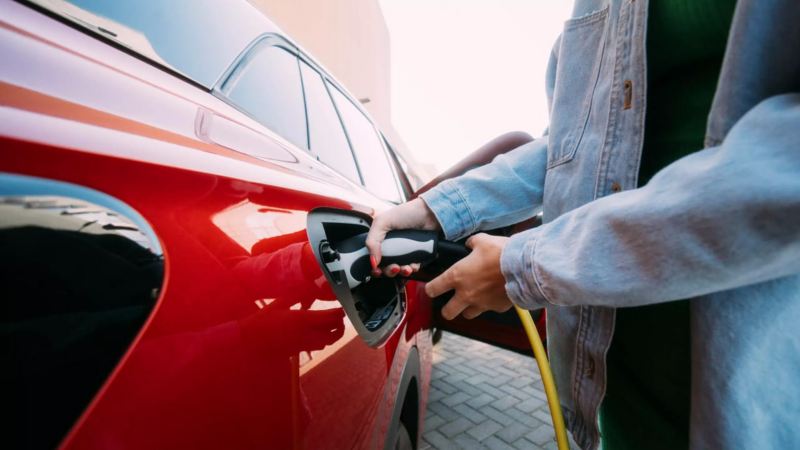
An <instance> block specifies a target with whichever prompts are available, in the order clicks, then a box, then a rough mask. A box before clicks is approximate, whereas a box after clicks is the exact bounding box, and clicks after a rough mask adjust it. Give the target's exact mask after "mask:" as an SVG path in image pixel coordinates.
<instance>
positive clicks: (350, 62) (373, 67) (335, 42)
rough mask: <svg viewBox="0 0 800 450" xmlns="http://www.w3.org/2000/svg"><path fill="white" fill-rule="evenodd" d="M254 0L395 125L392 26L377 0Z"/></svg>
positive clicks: (368, 106)
mask: <svg viewBox="0 0 800 450" xmlns="http://www.w3.org/2000/svg"><path fill="white" fill-rule="evenodd" d="M250 1H251V3H253V5H255V6H256V7H258V8H259V9H261V10H262V11H264V13H265V14H266V15H267V16H268V17H269V18H270V19H271V20H272V21H273V22H275V23H276V24H277V25H278V26H279V27H281V28H282V29H283V30H284V31H285V32H286V33H287V34H288V35H289V36H290V37H291V38H292V39H294V40H295V41H296V42H297V43H298V44H300V46H302V47H303V48H304V49H305V50H306V51H308V52H309V53H311V54H312V55H313V56H314V58H315V59H316V60H317V61H319V62H320V63H322V65H323V66H325V67H326V68H327V69H328V71H329V72H330V73H331V74H333V76H335V77H336V78H337V79H338V80H339V81H340V82H341V83H342V84H344V86H345V87H346V88H347V89H348V90H350V92H352V93H353V95H355V96H356V97H357V98H358V99H359V100H361V99H369V102H366V103H364V107H365V108H366V109H367V110H368V111H369V112H370V114H371V115H372V116H373V117H374V118H375V120H377V121H378V122H379V123H380V125H381V126H382V127H383V128H385V127H387V126H390V125H391V112H390V111H391V104H390V95H389V92H390V79H389V76H390V66H389V64H390V58H391V56H390V53H389V30H388V29H387V28H386V21H385V20H384V19H383V14H382V13H381V9H380V6H378V2H377V0H250ZM362 103H363V102H362Z"/></svg>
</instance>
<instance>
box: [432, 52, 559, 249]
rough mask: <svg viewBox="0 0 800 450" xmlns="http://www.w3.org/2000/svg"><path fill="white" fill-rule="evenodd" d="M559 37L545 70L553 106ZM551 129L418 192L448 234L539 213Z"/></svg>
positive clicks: (463, 233) (466, 232) (504, 223)
mask: <svg viewBox="0 0 800 450" xmlns="http://www.w3.org/2000/svg"><path fill="white" fill-rule="evenodd" d="M560 48H561V36H559V37H558V38H557V39H556V42H555V43H554V44H553V49H552V50H551V51H550V60H549V61H548V63H547V71H546V73H545V91H546V94H547V100H548V103H549V104H548V108H551V107H552V99H553V91H554V89H555V79H556V67H557V66H558V52H559V50H560ZM547 142H548V138H547V132H545V135H544V136H543V137H541V138H539V139H536V140H534V141H532V142H529V143H527V144H524V145H521V146H519V147H518V148H516V149H514V150H512V151H510V152H508V153H506V154H504V155H500V156H498V157H496V158H495V159H494V160H493V161H492V162H491V163H490V164H487V165H485V166H482V167H479V168H477V169H473V170H471V171H469V172H467V173H466V174H464V175H462V176H460V177H458V178H453V179H451V180H446V181H444V182H442V183H440V184H439V185H438V186H436V187H435V188H433V189H431V190H430V191H428V192H426V193H424V194H422V195H421V196H420V197H421V198H422V200H424V201H425V203H426V204H427V205H428V207H429V208H431V210H432V211H433V213H434V215H436V218H437V219H438V221H439V224H440V225H441V226H442V230H443V231H444V235H445V237H446V238H447V239H451V240H452V239H460V238H462V237H464V236H469V235H470V234H473V233H475V232H476V231H478V230H491V229H493V228H500V227H504V226H507V225H513V224H515V223H519V222H522V221H524V220H526V219H529V218H531V217H533V216H535V215H536V214H537V213H538V212H539V210H540V209H541V205H542V196H543V193H544V177H545V172H546V171H547Z"/></svg>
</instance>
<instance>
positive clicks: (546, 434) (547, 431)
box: [525, 425, 554, 445]
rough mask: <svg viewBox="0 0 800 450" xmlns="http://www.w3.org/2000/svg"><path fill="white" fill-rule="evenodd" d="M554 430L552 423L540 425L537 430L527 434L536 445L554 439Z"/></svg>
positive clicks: (527, 437)
mask: <svg viewBox="0 0 800 450" xmlns="http://www.w3.org/2000/svg"><path fill="white" fill-rule="evenodd" d="M553 437H554V432H553V428H552V427H551V426H550V425H540V426H539V427H538V428H536V429H535V430H533V431H531V432H530V433H528V434H526V435H525V438H526V439H528V440H529V441H533V442H534V443H535V444H536V445H544V444H545V443H547V442H548V441H551V440H553Z"/></svg>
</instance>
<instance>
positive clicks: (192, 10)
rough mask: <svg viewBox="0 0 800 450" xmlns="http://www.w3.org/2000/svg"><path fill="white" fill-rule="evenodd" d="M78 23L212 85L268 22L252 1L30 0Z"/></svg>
mask: <svg viewBox="0 0 800 450" xmlns="http://www.w3.org/2000/svg"><path fill="white" fill-rule="evenodd" d="M30 3H34V4H36V5H38V6H40V7H42V8H46V9H48V10H50V11H52V12H54V13H56V14H58V15H59V16H61V17H62V18H64V19H66V20H68V21H70V22H72V23H73V24H75V25H78V26H80V27H82V28H83V29H86V30H87V31H90V32H93V33H94V34H95V35H98V36H100V37H102V38H104V39H107V40H111V41H112V42H114V43H116V44H118V45H120V46H123V47H125V48H128V49H130V50H132V51H133V52H135V53H137V54H139V55H141V56H143V57H145V58H147V59H149V60H150V61H152V62H154V63H156V64H159V65H162V66H166V67H168V68H170V69H172V70H175V71H177V72H179V73H181V74H183V75H184V76H186V77H188V78H190V79H192V80H194V81H195V82H197V83H199V84H201V85H203V86H205V87H207V88H209V89H210V88H211V87H212V86H213V85H214V83H215V82H216V81H217V79H218V78H219V77H220V76H221V75H222V74H223V72H225V70H226V69H227V68H228V66H230V64H231V63H232V62H233V60H234V59H235V58H236V56H238V55H239V53H241V51H242V49H244V48H245V47H246V46H247V44H248V43H250V42H252V41H253V39H255V38H256V36H258V35H259V34H261V33H263V30H264V27H265V23H266V22H265V21H264V19H263V17H262V16H261V14H260V13H259V12H258V11H257V10H256V9H255V8H253V7H252V6H251V5H249V4H247V2H243V1H236V2H225V1H220V0H170V1H163V0H113V1H112V0H69V1H66V0H30Z"/></svg>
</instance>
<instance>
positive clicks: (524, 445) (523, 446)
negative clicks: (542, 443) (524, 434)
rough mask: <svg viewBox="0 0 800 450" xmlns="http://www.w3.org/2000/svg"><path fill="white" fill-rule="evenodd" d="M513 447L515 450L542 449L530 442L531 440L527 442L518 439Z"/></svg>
mask: <svg viewBox="0 0 800 450" xmlns="http://www.w3.org/2000/svg"><path fill="white" fill-rule="evenodd" d="M511 445H512V446H513V447H514V448H516V449H518V450H531V449H540V448H541V447H539V446H538V445H537V444H534V443H533V442H531V441H529V440H527V439H525V438H522V439H517V440H516V441H514V443H513V444H511Z"/></svg>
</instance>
